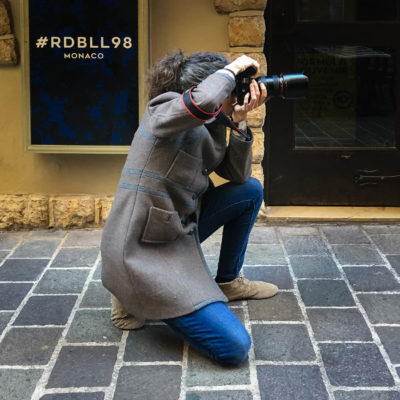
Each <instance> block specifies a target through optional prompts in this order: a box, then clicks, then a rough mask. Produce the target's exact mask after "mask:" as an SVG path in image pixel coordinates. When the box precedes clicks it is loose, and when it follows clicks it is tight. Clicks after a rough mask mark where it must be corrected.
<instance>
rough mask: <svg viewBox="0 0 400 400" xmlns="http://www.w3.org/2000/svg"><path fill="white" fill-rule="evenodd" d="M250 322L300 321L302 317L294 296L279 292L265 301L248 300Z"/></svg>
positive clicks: (289, 293)
mask: <svg viewBox="0 0 400 400" xmlns="http://www.w3.org/2000/svg"><path fill="white" fill-rule="evenodd" d="M248 306H249V315H250V320H252V321H254V320H256V321H301V320H302V319H303V315H302V313H301V309H300V307H299V304H298V302H297V299H296V297H295V295H294V294H293V293H291V292H279V293H278V294H277V295H276V296H274V297H271V298H270V299H266V300H249V301H248Z"/></svg>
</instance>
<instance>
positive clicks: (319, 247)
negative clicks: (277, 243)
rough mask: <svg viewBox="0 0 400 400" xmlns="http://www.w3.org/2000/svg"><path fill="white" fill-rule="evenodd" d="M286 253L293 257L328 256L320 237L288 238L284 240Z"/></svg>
mask: <svg viewBox="0 0 400 400" xmlns="http://www.w3.org/2000/svg"><path fill="white" fill-rule="evenodd" d="M283 243H284V245H285V248H286V251H287V253H288V254H289V255H290V256H293V255H302V256H310V255H328V254H329V252H328V249H327V247H326V245H325V243H324V242H323V240H322V239H321V238H319V237H314V236H300V235H299V236H286V237H284V238H283Z"/></svg>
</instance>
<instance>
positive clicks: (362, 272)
mask: <svg viewBox="0 0 400 400" xmlns="http://www.w3.org/2000/svg"><path fill="white" fill-rule="evenodd" d="M343 270H344V272H345V273H346V275H347V278H348V280H349V282H350V285H351V286H352V288H353V289H354V290H355V291H356V292H384V291H394V290H396V291H400V284H399V282H397V280H396V278H395V277H394V276H393V274H392V272H391V271H389V269H388V268H386V267H344V268H343Z"/></svg>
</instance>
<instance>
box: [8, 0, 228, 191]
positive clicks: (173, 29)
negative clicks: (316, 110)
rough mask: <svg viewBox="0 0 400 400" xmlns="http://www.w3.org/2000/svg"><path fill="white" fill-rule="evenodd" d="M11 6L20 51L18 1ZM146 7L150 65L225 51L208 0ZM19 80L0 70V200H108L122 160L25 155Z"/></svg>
mask: <svg viewBox="0 0 400 400" xmlns="http://www.w3.org/2000/svg"><path fill="white" fill-rule="evenodd" d="M22 1H24V0H21V2H22ZM10 3H11V6H12V12H13V20H14V28H15V34H16V36H17V39H18V42H19V44H20V45H21V44H22V37H21V32H22V29H21V26H20V19H19V15H20V0H10ZM149 3H150V16H151V23H150V31H151V59H152V60H157V59H159V58H160V57H162V55H163V54H164V53H166V52H169V51H172V50H174V49H178V48H181V49H182V50H183V51H185V52H188V53H190V52H194V51H199V50H210V51H226V50H227V49H228V42H227V40H228V36H227V24H228V17H227V16H226V15H224V16H222V15H218V14H217V13H216V12H215V9H214V6H213V0H149ZM188 5H190V6H188ZM21 74H22V68H21V65H18V66H17V67H15V66H14V67H8V66H7V67H6V66H0V194H26V193H41V194H113V193H114V192H115V189H116V186H117V183H118V180H119V175H120V171H121V169H122V166H123V163H124V161H125V156H121V155H88V154H76V155H71V154H36V153H27V152H24V150H23V132H22V120H23V118H24V116H23V115H22V111H21V109H22V97H21V80H22V76H21Z"/></svg>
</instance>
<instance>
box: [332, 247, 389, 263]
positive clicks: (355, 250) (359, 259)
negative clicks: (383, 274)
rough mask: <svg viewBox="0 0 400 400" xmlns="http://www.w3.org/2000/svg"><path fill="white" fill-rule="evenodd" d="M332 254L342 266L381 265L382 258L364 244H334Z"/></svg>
mask: <svg viewBox="0 0 400 400" xmlns="http://www.w3.org/2000/svg"><path fill="white" fill-rule="evenodd" d="M332 249H333V252H334V253H335V255H336V258H337V259H338V261H339V263H340V264H342V265H382V264H384V262H383V260H382V257H381V256H380V255H379V253H378V252H377V251H376V250H375V249H374V248H373V247H372V246H371V245H366V244H336V245H332Z"/></svg>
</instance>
